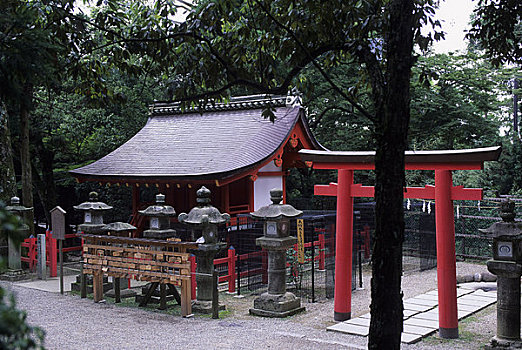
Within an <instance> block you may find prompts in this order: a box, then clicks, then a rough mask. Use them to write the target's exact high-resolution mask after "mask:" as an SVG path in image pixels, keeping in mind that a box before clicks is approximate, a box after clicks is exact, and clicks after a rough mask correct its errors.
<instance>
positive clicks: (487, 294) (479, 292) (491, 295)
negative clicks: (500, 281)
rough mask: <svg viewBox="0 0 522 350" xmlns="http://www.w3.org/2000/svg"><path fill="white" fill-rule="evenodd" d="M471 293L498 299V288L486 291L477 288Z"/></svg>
mask: <svg viewBox="0 0 522 350" xmlns="http://www.w3.org/2000/svg"><path fill="white" fill-rule="evenodd" d="M470 295H477V296H481V297H486V298H491V299H495V300H496V299H497V291H496V290H492V291H488V292H485V291H483V290H482V289H479V290H476V291H475V292H473V293H471V294H470Z"/></svg>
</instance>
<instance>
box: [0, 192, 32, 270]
mask: <svg viewBox="0 0 522 350" xmlns="http://www.w3.org/2000/svg"><path fill="white" fill-rule="evenodd" d="M5 209H6V210H7V211H8V212H10V213H12V214H14V215H16V216H18V217H19V218H20V219H21V220H22V225H21V226H20V227H19V228H18V229H17V230H16V232H14V233H9V236H8V237H7V244H8V250H9V252H8V254H9V257H8V267H9V269H11V270H20V269H21V268H22V265H21V256H22V255H21V250H20V248H21V246H20V243H18V244H16V243H15V240H14V239H13V235H17V236H21V237H27V236H28V235H29V230H30V229H29V226H28V225H26V224H25V223H24V222H23V218H24V213H25V212H28V211H30V210H32V209H33V208H27V207H24V206H23V205H21V204H20V198H18V197H12V198H11V205H8V206H7V207H5Z"/></svg>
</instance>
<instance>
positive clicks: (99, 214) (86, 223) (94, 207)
mask: <svg viewBox="0 0 522 350" xmlns="http://www.w3.org/2000/svg"><path fill="white" fill-rule="evenodd" d="M73 208H74V209H76V210H79V211H83V213H84V214H83V223H82V224H81V225H78V231H79V232H84V233H91V234H100V233H103V232H104V226H105V224H104V223H103V213H104V212H105V211H107V210H110V209H112V207H111V206H109V205H107V204H105V203H103V202H99V201H98V193H97V192H91V193H89V201H88V202H83V203H82V204H80V205H75V206H74V207H73Z"/></svg>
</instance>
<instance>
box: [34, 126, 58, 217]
mask: <svg viewBox="0 0 522 350" xmlns="http://www.w3.org/2000/svg"><path fill="white" fill-rule="evenodd" d="M34 144H35V151H36V154H37V155H38V159H39V162H38V163H39V165H40V171H41V174H42V175H41V176H40V173H39V172H38V169H37V167H36V165H35V162H33V183H34V187H35V189H36V192H37V194H38V197H39V198H40V202H41V204H42V208H43V210H44V214H45V219H46V222H47V223H48V224H49V225H50V224H51V214H50V210H51V209H53V208H54V207H55V206H56V205H57V194H56V184H55V182H54V172H53V165H54V152H53V151H52V150H49V149H47V148H46V147H45V145H44V143H43V140H42V138H41V135H38V134H37V135H35V140H34Z"/></svg>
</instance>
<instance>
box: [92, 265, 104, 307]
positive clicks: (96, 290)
mask: <svg viewBox="0 0 522 350" xmlns="http://www.w3.org/2000/svg"><path fill="white" fill-rule="evenodd" d="M92 292H93V297H94V302H95V303H98V302H100V301H102V300H103V273H102V272H101V270H94V271H93V273H92Z"/></svg>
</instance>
